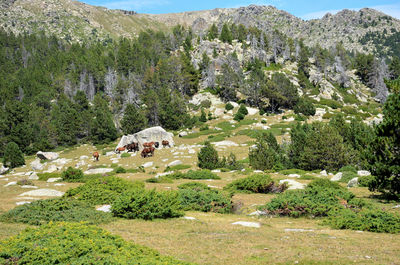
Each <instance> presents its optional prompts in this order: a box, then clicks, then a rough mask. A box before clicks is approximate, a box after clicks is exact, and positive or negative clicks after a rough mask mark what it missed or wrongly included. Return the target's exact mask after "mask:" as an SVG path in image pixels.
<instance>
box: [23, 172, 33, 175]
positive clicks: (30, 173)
mask: <svg viewBox="0 0 400 265" xmlns="http://www.w3.org/2000/svg"><path fill="white" fill-rule="evenodd" d="M32 174H33V171H29V172H26V173H25V176H30V175H32Z"/></svg>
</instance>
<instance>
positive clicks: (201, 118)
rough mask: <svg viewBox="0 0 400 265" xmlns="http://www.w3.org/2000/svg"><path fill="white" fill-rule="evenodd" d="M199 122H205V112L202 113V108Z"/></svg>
mask: <svg viewBox="0 0 400 265" xmlns="http://www.w3.org/2000/svg"><path fill="white" fill-rule="evenodd" d="M199 121H201V122H207V116H206V112H205V111H204V109H203V108H201V115H200V119H199Z"/></svg>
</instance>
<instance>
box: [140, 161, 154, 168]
mask: <svg viewBox="0 0 400 265" xmlns="http://www.w3.org/2000/svg"><path fill="white" fill-rule="evenodd" d="M151 166H153V162H146V163H144V164H143V165H142V167H144V168H147V167H151Z"/></svg>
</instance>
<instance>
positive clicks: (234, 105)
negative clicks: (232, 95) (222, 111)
mask: <svg viewBox="0 0 400 265" xmlns="http://www.w3.org/2000/svg"><path fill="white" fill-rule="evenodd" d="M229 103H231V105H232V106H233V107H234V108H237V107H239V104H237V103H236V102H233V101H229Z"/></svg>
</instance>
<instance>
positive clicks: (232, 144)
mask: <svg viewBox="0 0 400 265" xmlns="http://www.w3.org/2000/svg"><path fill="white" fill-rule="evenodd" d="M212 144H213V145H215V146H239V145H238V144H237V143H235V142H232V141H220V142H215V143H212Z"/></svg>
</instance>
